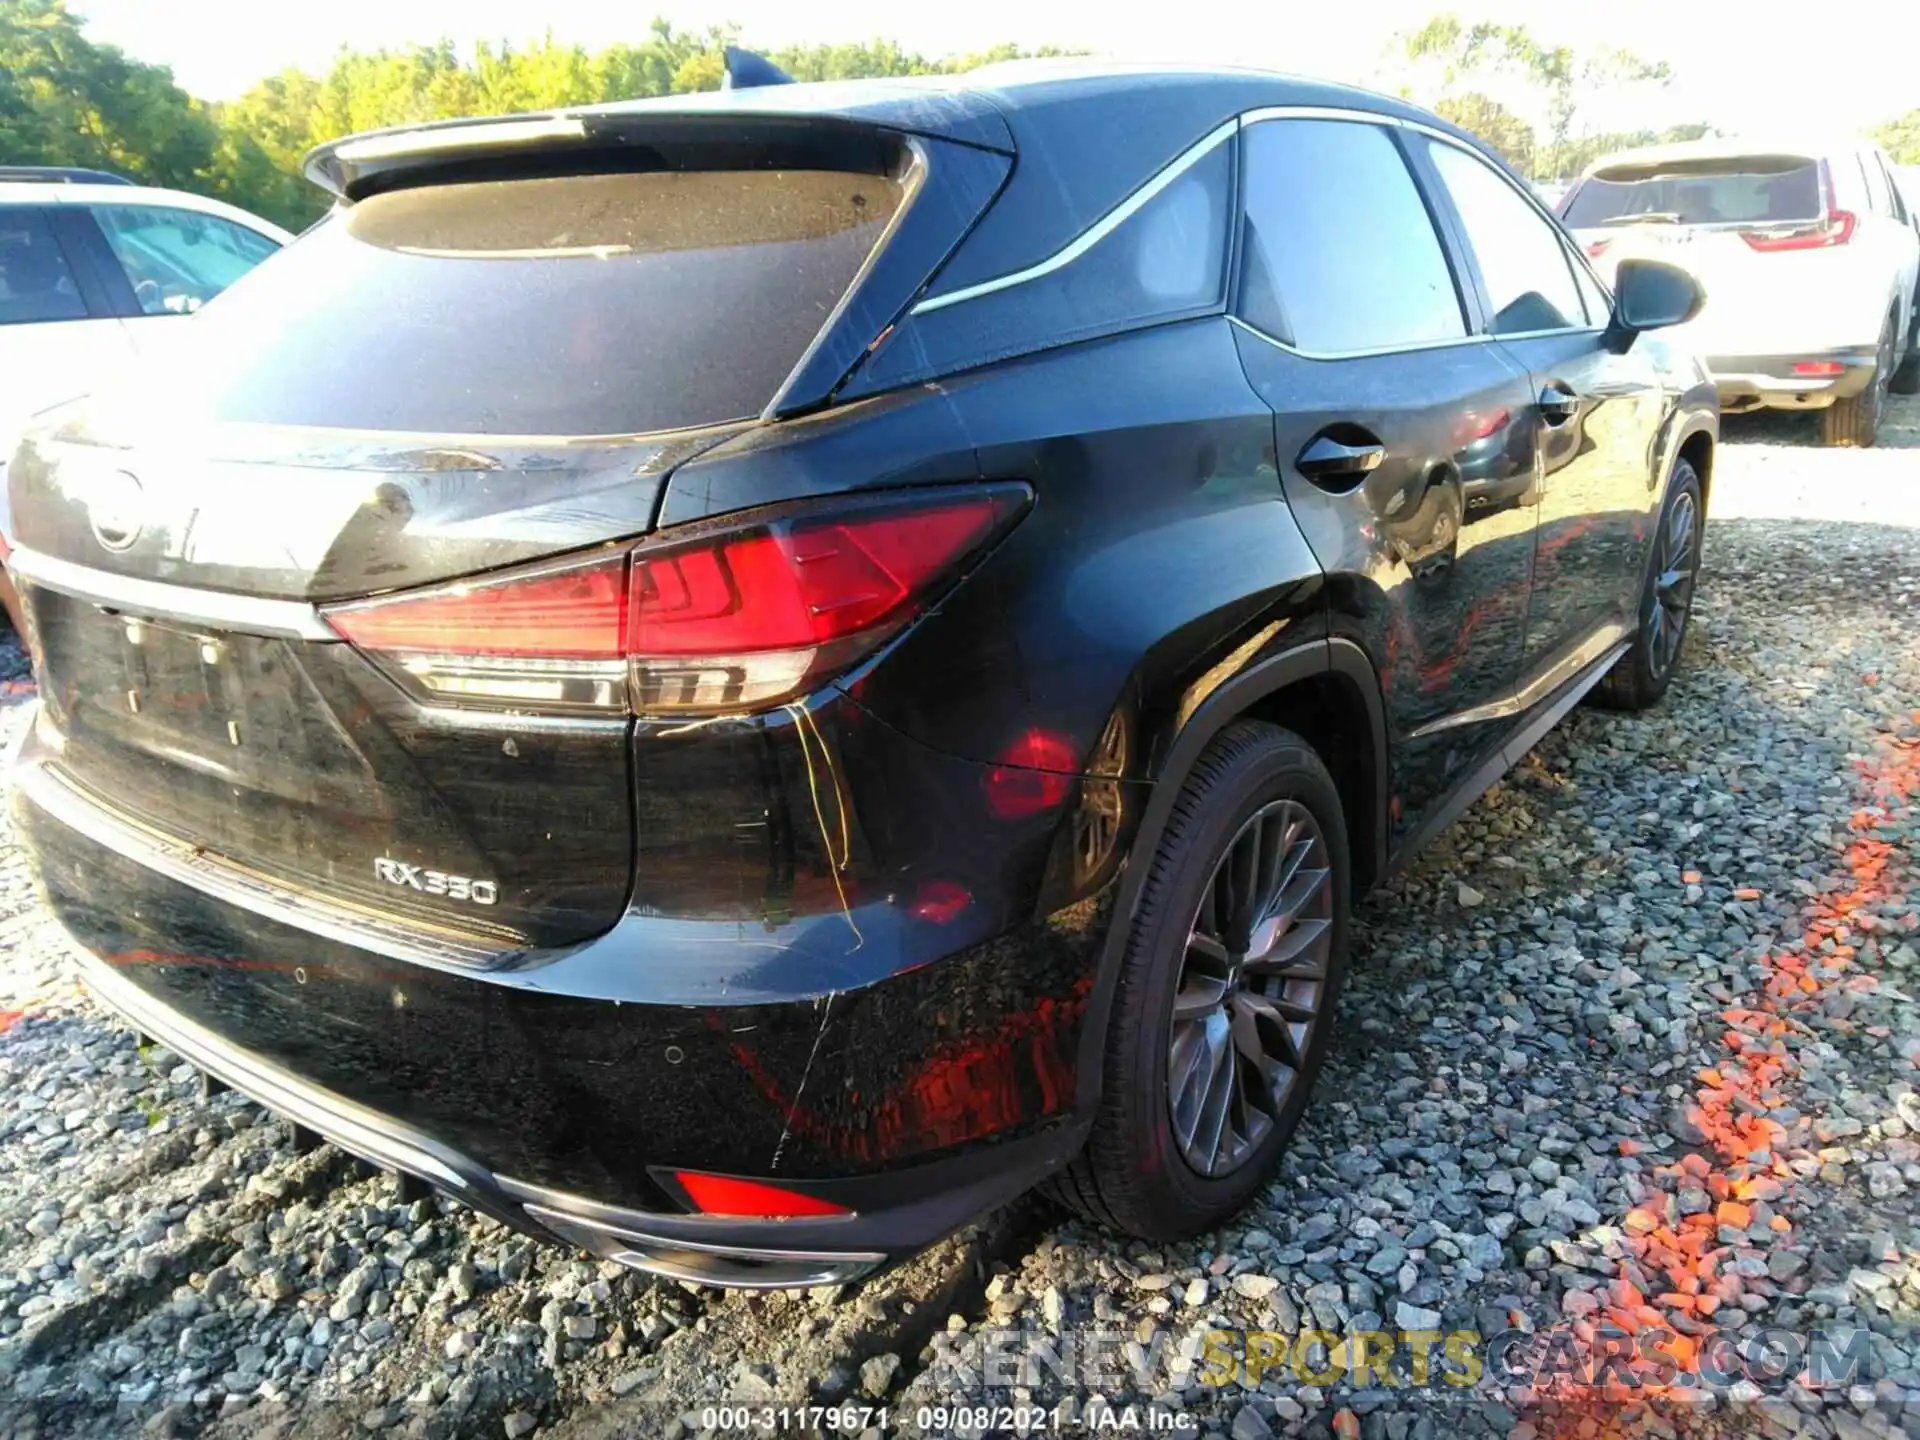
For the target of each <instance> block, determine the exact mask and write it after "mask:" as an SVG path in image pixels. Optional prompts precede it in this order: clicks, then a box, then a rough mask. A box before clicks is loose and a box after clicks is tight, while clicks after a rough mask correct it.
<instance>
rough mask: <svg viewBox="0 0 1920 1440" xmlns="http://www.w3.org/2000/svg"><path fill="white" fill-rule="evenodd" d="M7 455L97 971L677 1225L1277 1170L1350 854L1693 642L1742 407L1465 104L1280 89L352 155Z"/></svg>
mask: <svg viewBox="0 0 1920 1440" xmlns="http://www.w3.org/2000/svg"><path fill="white" fill-rule="evenodd" d="M307 172H308V174H309V175H310V176H311V177H312V178H313V179H314V180H316V181H317V182H319V183H320V184H321V185H324V186H325V187H327V188H328V189H329V190H331V191H332V192H333V193H334V194H335V195H336V196H337V197H338V204H337V205H336V206H335V208H334V210H333V213H332V214H331V215H330V216H329V217H328V218H327V219H326V220H325V221H324V222H323V223H321V224H320V225H318V226H317V227H315V228H314V229H313V230H312V231H310V232H309V233H308V234H307V235H305V236H304V237H302V238H301V239H300V240H299V242H298V243H296V244H294V245H292V246H290V247H289V248H288V249H287V250H285V251H284V252H283V253H281V254H280V255H278V256H276V257H274V258H273V259H271V260H269V261H268V262H267V263H266V264H264V265H262V266H261V267H259V269H258V270H256V271H254V272H253V273H252V274H251V275H249V276H248V277H246V278H245V279H243V280H242V281H241V282H240V283H238V284H237V285H235V286H234V287H233V288H232V289H231V290H229V291H228V292H227V293H225V294H224V295H222V296H221V297H220V298H218V299H217V300H215V301H214V302H213V303H212V304H210V305H208V306H207V307H206V308H205V309H204V311H202V312H201V313H200V314H198V315H196V316H195V317H193V318H192V319H191V320H183V321H181V322H179V323H180V324H181V327H182V333H181V335H180V337H179V349H178V350H177V351H176V352H174V353H172V354H171V355H170V356H169V358H168V360H167V362H166V364H165V366H164V367H163V368H159V369H154V370H149V371H148V372H147V373H145V374H143V375H139V376H136V377H134V378H132V379H130V380H128V381H126V382H125V383H121V384H119V385H117V386H115V387H110V388H108V389H106V390H104V391H103V392H102V393H101V394H99V395H97V396H96V397H94V398H93V399H91V400H90V401H84V402H77V403H75V404H73V405H70V406H68V407H66V408H63V409H60V410H57V411H55V412H51V413H49V414H48V415H46V416H44V417H43V418H42V420H41V422H40V424H39V425H38V427H37V428H36V429H35V430H34V431H33V432H31V433H30V434H29V436H28V437H27V438H26V439H25V440H24V441H23V443H22V444H21V446H20V448H19V449H18V451H17V452H16V454H15V455H14V457H13V460H12V464H11V467H10V470H9V473H8V476H7V491H8V506H7V513H6V514H5V516H4V517H0V522H3V528H4V531H5V535H6V537H7V540H8V543H9V545H10V547H11V548H10V555H9V559H8V563H9V565H10V567H11V569H12V571H13V573H14V575H15V577H16V578H17V579H18V581H19V582H20V586H21V591H22V595H23V597H24V600H25V608H26V612H27V628H28V630H29V632H30V636H29V638H30V644H31V648H32V654H33V662H34V666H35V670H36V673H37V675H38V677H39V687H40V697H41V698H40V709H39V712H38V715H37V717H36V719H35V721H34V723H33V724H32V726H31V729H30V732H29V733H28V734H27V736H26V737H25V739H24V741H23V742H22V744H21V748H20V751H19V754H18V757H17V760H16V762H15V765H14V768H13V772H12V774H13V797H14V798H13V804H14V806H15V810H16V814H17V817H18V823H19V829H20V832H21V834H22V835H23V836H24V838H25V843H26V844H27V846H28V847H29V849H30V850H31V852H32V856H33V860H34V864H35V866H36V869H37V872H38V874H39V877H40V879H41V881H42V882H43V883H44V887H45V891H46V895H47V899H48V901H49V903H50V905H51V907H52V909H53V912H54V913H55V914H56V915H57V916H58V917H59V919H60V920H61V922H62V923H63V924H64V925H65V926H66V928H67V929H68V930H69V931H70V932H71V933H72V935H73V936H74V937H75V938H76V940H77V941H78V947H77V948H78V950H79V952H80V953H79V957H78V963H79V965H80V968H81V970H82V972H83V973H84V976H85V978H86V980H87V981H88V982H89V983H90V984H91V985H92V987H93V988H94V989H95V991H96V992H97V994H98V995H99V997H100V999H101V1000H102V1001H104V1002H105V1004H106V1005H107V1006H109V1007H110V1008H111V1009H113V1010H115V1011H117V1012H119V1014H120V1015H122V1016H123V1017H124V1018H125V1019H126V1020H127V1021H128V1022H129V1023H130V1024H131V1025H133V1026H134V1027H136V1028H137V1029H138V1030H139V1031H140V1032H142V1033H144V1034H146V1035H148V1036H150V1037H152V1038H153V1039H156V1040H158V1041H161V1042H164V1044H166V1045H167V1046H168V1047H170V1048H171V1049H173V1050H175V1051H177V1052H178V1053H180V1054H181V1055H184V1056H186V1057H188V1058H189V1059H190V1060H191V1061H192V1062H193V1063H195V1064H196V1065H198V1066H200V1067H202V1068H204V1070H206V1071H207V1072H208V1073H210V1074H211V1075H212V1076H214V1077H216V1078H217V1079H219V1080H221V1081H224V1082H225V1083H227V1084H230V1085H232V1086H233V1087H235V1088H237V1089H239V1090H241V1091H243V1092H245V1093H246V1094H248V1095H250V1096H252V1097H254V1098H255V1099H257V1100H259V1101H260V1102H261V1103H263V1104H265V1105H267V1106H269V1107H270V1108H272V1109H274V1110H276V1111H279V1112H281V1113H283V1114H284V1115H286V1116H288V1117H290V1118H291V1119H292V1120H293V1122H294V1123H295V1125H296V1127H297V1133H298V1134H301V1135H303V1136H304V1137H306V1138H308V1139H312V1138H313V1137H314V1136H316V1135H317V1136H322V1137H325V1138H327V1139H330V1140H332V1141H334V1142H335V1143H337V1144H338V1145H340V1146H342V1147H344V1148H345V1149H347V1150H349V1151H352V1152H355V1153H357V1154H358V1155H360V1156H362V1157H364V1158H367V1159H371V1160H373V1161H374V1162H376V1163H378V1164H380V1165H383V1166H385V1167H388V1168H390V1169H394V1170H397V1171H399V1172H401V1173H402V1174H404V1175H410V1176H414V1177H420V1178H424V1179H425V1180H426V1181H429V1182H431V1183H432V1184H433V1185H436V1186H438V1187H440V1188H442V1189H444V1190H446V1191H447V1192H449V1193H451V1194H453V1195H455V1196H458V1197H459V1198H460V1199H462V1200H463V1201H466V1202H467V1203H469V1204H471V1205H473V1206H476V1207H478V1208H479V1209H481V1210H484V1211H488V1212H491V1213H492V1214H494V1215H496V1216H498V1217H500V1218H501V1219H503V1220H505V1221H507V1222H509V1223H511V1224H514V1225H517V1226H520V1227H523V1228H526V1229H530V1230H532V1231H534V1232H536V1233H541V1234H547V1235H552V1236H557V1237H561V1238H563V1239H565V1240H568V1241H572V1242H575V1243H577V1244H578V1245H581V1246H583V1247H585V1248H587V1249H588V1250H590V1251H593V1252H594V1253H596V1254H598V1255H601V1256H604V1257H610V1258H613V1259H616V1260H619V1261H622V1262H625V1263H627V1264H630V1265H634V1266H637V1267H640V1268H643V1269H648V1270H653V1271H656V1272H661V1273H665V1274H668V1275H673V1276H678V1277H682V1278H687V1279H694V1280H699V1281H707V1282H714V1283H721V1284H741V1285H763V1286H793V1285H804V1284H819V1283H828V1282H834V1281H839V1280H844V1279H847V1278H850V1277H852V1276H856V1275H859V1274H861V1273H864V1272H865V1271H868V1270H870V1269H872V1268H874V1267H876V1266H879V1265H882V1264H884V1263H886V1262H887V1261H889V1260H893V1259H897V1258H899V1257H901V1256H904V1255H907V1254H911V1253H912V1252H914V1251H915V1250H917V1249H918V1248H920V1247H922V1246H924V1245H926V1244H928V1243H929V1242H931V1241H932V1240H934V1239H936V1238H938V1237H939V1236H941V1235H942V1234H944V1233H945V1232H947V1231H949V1230H951V1229H952V1228H953V1227H955V1226H957V1225H959V1224H961V1223H963V1222H965V1221H966V1220H968V1219H969V1218H970V1217H973V1216H975V1215H977V1214H979V1213H981V1212H982V1211H984V1210H986V1209H987V1208H989V1207H991V1206H993V1205H996V1204H998V1203H1000V1202H1003V1201H1005V1200H1007V1199H1008V1198H1010V1197H1012V1196H1014V1195H1016V1194H1017V1193H1019V1192H1021V1191H1023V1190H1025V1189H1027V1188H1028V1187H1030V1186H1033V1185H1035V1184H1036V1183H1039V1182H1045V1183H1046V1184H1048V1185H1049V1186H1050V1187H1051V1188H1052V1189H1053V1190H1054V1191H1055V1192H1056V1193H1057V1194H1058V1195H1059V1196H1060V1197H1062V1198H1063V1199H1064V1200H1065V1201H1067V1202H1068V1203H1070V1204H1072V1205H1075V1206H1078V1207H1079V1208H1081V1209H1082V1210H1084V1211H1085V1212H1086V1213H1087V1214H1089V1215H1091V1216H1094V1217H1097V1218H1098V1219H1100V1220H1103V1221H1106V1222H1108V1223H1110V1224H1112V1225H1114V1226H1117V1227H1119V1228H1121V1229H1123V1230H1126V1231H1130V1232H1132V1233H1134V1234H1138V1235H1142V1236H1149V1237H1171V1236H1177V1235H1182V1234H1188V1233H1192V1232H1196V1231H1200V1230H1204V1229H1207V1228H1209V1227H1212V1226H1215V1225H1217V1224H1219V1223H1220V1222H1221V1221H1222V1220H1223V1219H1224V1218H1225V1217H1227V1216H1228V1215H1230V1214H1231V1213H1232V1212H1233V1211H1234V1210H1235V1209H1236V1207H1238V1206H1240V1205H1241V1204H1242V1203H1243V1202H1245V1201H1246V1200H1248V1199H1249V1197H1250V1196H1252V1195H1253V1194H1254V1193H1255V1192H1256V1191H1258V1190H1259V1189H1260V1188H1261V1187H1262V1186H1263V1185H1264V1184H1266V1183H1267V1182H1268V1181H1269V1179H1270V1178H1271V1176H1272V1174H1273V1172H1274V1170H1275V1167H1276V1165H1277V1164H1278V1160H1279V1156H1280V1152H1281V1150H1282V1149H1283V1147H1284V1146H1285V1144H1286V1141H1287V1138H1288V1135H1289V1132H1290V1131H1291V1130H1292V1129H1293V1128H1294V1126H1295V1124H1296V1123H1297V1121H1298V1119H1299V1117H1300V1113H1301V1110H1302V1108H1303V1107H1304V1105H1305V1104H1306V1102H1307V1096H1308V1091H1309V1089H1310V1088H1311V1086H1312V1083H1313V1077H1314V1073H1315V1070H1316V1069H1317V1067H1318V1066H1319V1064H1320V1062H1321V1059H1322V1057H1323V1054H1324V1052H1325V1050H1326V1047H1327V1044H1328V1037H1329V1032H1330V1028H1331V1021H1332V1015H1333V1010H1334V1003H1335V999H1336V995H1337V993H1338V990H1339V986H1340V978H1341V971H1342V966H1343V964H1344V962H1345V952H1346V948H1347V926H1348V915H1349V911H1350V907H1351V905H1352V903H1353V899H1354V897H1355V896H1357V895H1360V894H1363V893H1364V892H1365V891H1367V890H1368V889H1369V888H1370V887H1372V886H1375V885H1377V884H1379V883H1380V882H1381V881H1382V880H1383V879H1384V878H1385V877H1386V876H1388V875H1389V874H1390V873H1391V871H1392V870H1393V868H1394V867H1395V866H1396V865H1398V864H1400V863H1401V862H1402V861H1404V860H1405V859H1406V857H1408V856H1409V855H1411V854H1412V853H1413V852H1414V851H1415V850H1417V849H1418V848H1419V846H1420V845H1421V844H1422V843H1423V842H1424V841H1425V840H1426V839H1427V838H1428V837H1430V836H1432V835H1433V834H1434V833H1435V832H1436V831H1437V830H1439V829H1440V828H1441V827H1443V826H1444V825H1446V824H1447V823H1448V821H1449V820H1450V818H1452V817H1453V816H1454V815H1456V814H1458V813H1459V811H1460V810H1461V809H1462V808H1463V807H1464V806H1465V805H1467V804H1468V803H1469V802H1470V801H1472V800H1473V798H1474V797H1475V796H1476V795H1478V794H1479V793H1480V792H1482V791H1483V790H1484V789H1485V788H1486V787H1487V786H1488V785H1490V784H1491V783H1492V782H1493V781H1494V780H1495V779H1496V778H1497V777H1498V776H1499V775H1500V774H1501V773H1502V772H1503V771H1504V770H1505V769H1506V768H1507V767H1508V766H1510V765H1512V764H1513V763H1514V762H1515V761H1516V760H1518V759H1519V758H1520V757H1521V756H1522V755H1523V754H1524V752H1525V751H1526V750H1527V749H1528V748H1529V747H1530V746H1531V745H1532V744H1533V743H1534V742H1535V741H1536V740H1537V739H1538V738H1539V736H1540V735H1541V734H1542V732H1543V731H1544V730H1545V729H1546V728H1547V727H1548V726H1549V725H1551V724H1552V723H1553V722H1554V721H1555V720H1556V719H1557V718H1558V717H1559V716H1561V715H1562V714H1563V713H1565V712H1566V711H1567V709H1568V708H1569V707H1570V706H1572V705H1573V704H1574V703H1575V702H1576V701H1577V700H1579V699H1580V698H1581V696H1582V695H1583V694H1585V693H1586V692H1588V691H1589V690H1594V691H1595V692H1596V693H1597V694H1598V695H1599V696H1601V697H1603V698H1605V699H1606V700H1608V701H1611V702H1613V703H1615V704H1618V705H1622V706H1627V707H1634V706H1641V705H1646V704H1649V703H1651V702H1653V701H1654V700H1656V699H1657V698H1658V697H1659V696H1660V694H1661V692H1662V691H1663V690H1664V689H1665V688H1666V686H1667V684H1668V681H1669V679H1670V677H1671V675H1672V673H1673V668H1674V665H1675V662H1676V659H1677V657H1678V655H1679V653H1680V645H1681V639H1682V636H1683V634H1684V630H1685V626H1686V621H1687V612H1688V604H1689V599H1690V594H1691V590H1692V587H1693V583H1694V576H1695V573H1696V569H1697V565H1698V559H1699V554H1700V533H1701V520H1702V515H1703V512H1704V509H1705V504H1706V498H1707V487H1708V481H1709V477H1710V475H1711V470H1712V457H1713V448H1714V444H1715V437H1716V427H1717V416H1716V411H1715V408H1714V391H1713V387H1712V385H1711V383H1710V382H1709V381H1708V380H1707V378H1706V376H1705V375H1704V374H1703V372H1702V371H1701V370H1700V368H1699V367H1698V365H1697V364H1695V363H1694V362H1693V361H1691V360H1689V359H1686V358H1684V357H1676V356H1673V355H1670V354H1668V353H1667V352H1666V351H1665V350H1664V348H1663V347H1662V345H1661V344H1660V342H1659V341H1658V340H1657V339H1652V338H1642V337H1641V333H1640V332H1642V331H1645V330H1649V329H1652V328H1656V327H1658V326H1661V325H1667V324H1672V323H1676V322H1679V321H1682V320H1684V319H1685V318H1687V316H1688V315H1689V314H1690V313H1691V312H1692V310H1693V309H1694V308H1695V307H1696V306H1697V305H1698V303H1699V293H1698V290H1697V288H1696V286H1695V285H1694V284H1693V282H1692V281H1691V280H1690V279H1688V277H1687V276H1685V275H1684V274H1683V273H1682V272H1680V271H1678V270H1674V269H1671V268H1668V267H1663V266H1659V265H1655V264H1650V263H1639V264H1629V265H1625V266H1623V267H1622V268H1621V272H1620V275H1619V279H1618V282H1617V283H1618V288H1617V291H1616V292H1614V293H1609V292H1608V290H1607V289H1606V288H1604V287H1603V286H1602V285H1601V284H1600V283H1599V282H1598V281H1597V280H1596V279H1595V277H1594V275H1593V272H1592V271H1591V270H1590V269H1589V268H1588V266H1587V264H1586V261H1585V258H1584V256H1582V255H1581V254H1580V252H1579V251H1578V250H1577V249H1576V248H1575V247H1574V246H1573V245H1572V244H1570V243H1569V241H1568V238H1567V236H1566V234H1565V233H1564V232H1563V231H1562V230H1561V228H1560V227H1559V225H1558V223H1557V222H1556V221H1555V220H1554V219H1553V218H1552V217H1551V216H1550V215H1549V214H1548V213H1547V212H1546V211H1544V210H1543V209H1542V208H1541V207H1540V205H1539V204H1538V203H1536V201H1535V200H1534V198H1533V197H1532V196H1531V194H1530V193H1529V192H1528V190H1527V189H1526V187H1525V186H1524V185H1523V184H1521V183H1520V182H1519V181H1517V180H1516V179H1515V178H1514V177H1513V176H1512V175H1511V174H1510V173H1509V172H1508V171H1507V170H1506V169H1504V168H1503V167H1502V165H1501V164H1500V162H1498V161H1497V160H1496V159H1495V158H1494V157H1493V156H1492V155H1490V154H1489V153H1488V152H1487V151H1486V150H1485V149H1483V148H1482V147H1481V146H1480V145H1479V144H1478V143H1477V142H1475V141H1474V140H1473V139H1471V138H1470V137H1468V136H1466V135H1464V134H1462V133H1461V132H1459V131H1458V130H1456V129H1454V128H1453V127H1451V126H1449V125H1447V124H1446V123H1445V122H1443V121H1441V120H1439V119H1436V118H1435V117H1434V116H1432V115H1429V114H1427V113H1426V112H1424V111H1421V110H1417V109H1414V108H1411V107H1409V106H1407V105H1404V104H1401V103H1399V102H1396V101H1393V100H1388V99H1383V98H1381V97H1378V96H1375V95H1370V94H1365V93H1361V92H1358V91H1354V90H1349V89H1343V88H1338V87H1334V86H1329V85H1321V84H1312V83H1307V82H1303V81H1298V80H1290V79H1284V78H1279V77H1273V76H1268V75H1262V74H1258V73H1252V72H1239V73H1233V72H1223V73H1214V74H1209V73H1197V72H1185V73H1159V72H1149V71H1119V70H1111V69H1109V70H1104V71H1102V70H1097V69H1087V70H1072V69H1059V68H1050V67H1045V66H1042V67H1039V68H1037V69H1034V68H1028V69H1021V68H1018V67H1016V68H1014V69H1011V70H1002V71H998V72H986V73H983V74H981V75H978V76H975V77H963V78H961V79H959V80H957V81H955V80H940V79H930V80H925V81H912V82H865V83H856V84H845V85H837V84H836V85H773V86H763V87H758V88H745V89H734V90H730V91H725V92H721V93H717V94H712V95H704V96H694V97H679V98H674V99H670V100H663V101H647V102H642V103H632V104H620V105H614V106H608V107H602V108H591V109H582V110H573V111H566V112H560V113H555V114H549V115H539V116H530V117H529V116H521V117H512V118H507V119H500V120H484V121H461V122H456V123H450V124H445V125H431V126H424V127H419V128H413V129H406V130H400V131H392V132H382V133H378V134H373V135H366V136H360V137H356V138H352V139H347V140H342V141H339V142H337V143H334V144H331V145H328V146H325V147H323V148H322V149H320V150H318V151H316V152H315V153H314V154H313V155H312V156H311V157H310V158H309V160H308V162H307Z"/></svg>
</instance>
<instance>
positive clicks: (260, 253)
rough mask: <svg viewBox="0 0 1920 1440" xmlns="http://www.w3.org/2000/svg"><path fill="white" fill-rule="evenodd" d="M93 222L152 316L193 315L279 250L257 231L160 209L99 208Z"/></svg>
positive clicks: (192, 212)
mask: <svg viewBox="0 0 1920 1440" xmlns="http://www.w3.org/2000/svg"><path fill="white" fill-rule="evenodd" d="M93 218H94V219H95V220H97V221H99V222H100V233H101V234H103V235H105V236H106V238H107V247H108V248H109V249H110V250H112V251H113V258H114V259H115V260H117V261H119V263H120V268H121V269H122V270H124V271H126V273H127V283H128V284H130V285H132V286H133V296H134V299H136V300H138V301H139V302H140V309H141V310H142V311H143V312H145V313H146V314H148V315H188V314H191V313H192V312H193V311H195V310H198V309H199V308H200V307H201V306H202V305H204V304H206V303H207V301H209V300H211V299H212V298H213V297H214V296H216V295H218V294H219V293H220V292H221V291H222V290H224V289H226V288H227V287H228V286H229V285H231V284H233V282H234V281H236V280H238V279H239V278H240V277H241V276H242V275H244V274H246V273H247V272H248V271H249V270H251V269H253V267H254V266H256V265H258V264H259V263H260V262H261V261H262V260H264V259H266V258H267V257H268V256H269V255H271V254H273V252H274V251H276V250H278V249H279V248H280V246H279V245H278V244H277V243H275V242H274V241H273V240H270V239H268V238H267V237H266V236H265V235H262V234H260V233H259V232H258V231H256V230H249V229H247V227H246V226H244V225H236V224H234V223H233V221H231V220H223V219H221V218H220V217H219V216H218V215H203V214H201V213H200V212H199V211H197V210H172V209H167V208H165V207H163V206H159V205H96V206H94V207H93Z"/></svg>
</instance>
